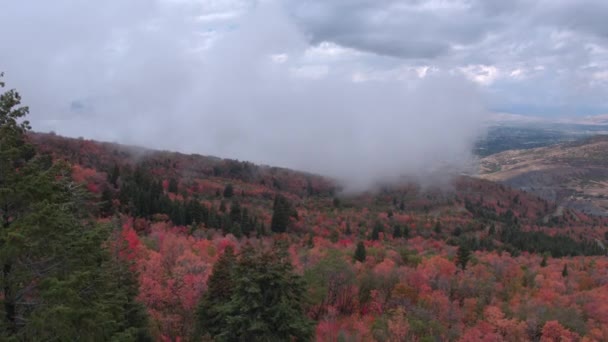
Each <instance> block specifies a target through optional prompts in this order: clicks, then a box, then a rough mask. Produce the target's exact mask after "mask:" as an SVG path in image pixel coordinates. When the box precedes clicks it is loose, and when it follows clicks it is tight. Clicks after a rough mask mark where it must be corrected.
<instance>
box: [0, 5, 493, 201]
mask: <svg viewBox="0 0 608 342" xmlns="http://www.w3.org/2000/svg"><path fill="white" fill-rule="evenodd" d="M174 2H175V1H171V2H169V1H166V0H165V1H157V2H146V1H128V2H124V1H117V0H109V1H104V2H103V4H102V5H97V6H96V5H94V4H89V2H84V1H68V0H59V1H54V2H52V3H48V4H46V2H37V3H36V4H35V5H34V2H33V1H27V0H24V1H22V2H8V1H4V0H0V4H1V7H2V8H7V9H8V10H7V11H3V12H1V13H0V30H2V31H3V32H5V33H6V32H10V33H11V34H3V35H2V36H1V37H0V46H2V47H1V48H0V70H4V71H5V72H6V78H5V79H6V81H7V85H8V86H9V87H15V88H17V89H18V90H19V91H20V92H21V93H22V95H23V100H24V102H25V104H27V105H29V106H30V108H31V116H30V120H31V121H32V124H33V126H34V129H35V130H41V131H51V130H52V131H55V132H57V133H58V134H62V135H68V136H82V137H85V138H91V139H98V140H105V141H115V142H120V143H127V144H136V145H142V146H146V147H151V148H161V149H168V150H177V151H181V152H187V153H199V154H203V155H216V156H219V157H225V158H235V159H240V160H248V161H253V162H256V163H263V164H268V165H273V166H282V167H289V168H293V169H298V170H305V171H311V172H315V173H320V174H323V175H327V176H330V177H334V178H337V179H339V180H341V181H343V182H344V183H345V185H346V186H347V188H349V189H365V188H367V187H369V186H371V185H373V184H375V183H377V182H391V181H397V180H399V179H401V177H403V176H409V177H415V178H416V179H418V180H420V181H427V182H429V181H435V180H436V179H437V177H439V178H440V179H442V178H443V177H444V176H447V175H451V174H456V173H459V172H465V171H470V170H473V169H474V166H473V165H474V158H473V155H472V152H471V150H472V145H473V143H474V141H475V140H476V139H477V138H478V137H479V136H480V135H481V134H483V131H484V129H483V125H482V122H483V121H484V116H485V109H484V103H483V98H482V96H481V95H480V93H479V91H478V89H476V86H475V85H474V84H472V83H471V82H469V81H467V80H466V79H464V78H463V77H460V76H459V75H457V74H454V73H449V72H441V71H436V72H426V73H424V72H422V73H421V72H420V70H421V69H419V68H415V67H412V68H411V69H407V68H406V69H399V70H400V71H399V72H400V74H399V75H396V74H395V75H393V74H391V72H390V71H389V72H388V75H386V74H384V75H382V77H374V73H373V72H365V73H360V72H359V71H360V70H364V71H369V70H373V69H374V64H373V63H393V62H394V59H391V58H389V59H388V60H387V59H377V58H375V56H373V55H371V54H369V53H361V54H359V53H358V52H356V51H350V50H347V49H343V50H339V49H338V51H339V52H340V53H341V57H340V58H342V59H339V60H335V59H332V58H335V56H334V55H332V54H331V53H330V54H327V53H326V54H323V53H317V54H315V53H314V51H315V48H317V47H318V45H315V46H311V45H310V43H309V41H310V39H309V37H307V36H306V35H305V34H304V33H303V31H302V30H301V29H300V28H299V27H298V26H297V25H296V24H295V21H294V20H293V19H292V17H291V16H290V15H289V13H288V11H287V10H286V9H285V8H284V7H283V6H282V5H280V4H276V3H274V2H272V1H263V2H259V3H258V4H254V5H251V6H250V7H247V6H245V7H243V13H240V14H238V19H234V20H233V21H230V22H228V23H227V24H224V23H220V22H214V24H213V25H215V26H214V29H213V30H210V29H207V30H202V29H201V25H202V24H201V20H202V19H200V18H199V19H196V18H193V17H192V16H191V15H190V12H189V10H190V9H191V5H190V4H189V2H187V1H183V2H184V3H182V4H180V5H179V6H178V5H176V4H174ZM100 7H101V8H100ZM205 20H206V19H205ZM213 25H212V26H213ZM220 28H221V29H220ZM9 30H10V31H9ZM311 51H312V52H311ZM330 52H331V51H330ZM353 56H355V57H356V58H355V57H353ZM369 61H372V62H369ZM378 61H380V62H378ZM404 70H405V71H404ZM424 70H425V71H426V69H424ZM395 73H398V71H395ZM370 75H371V76H370Z"/></svg>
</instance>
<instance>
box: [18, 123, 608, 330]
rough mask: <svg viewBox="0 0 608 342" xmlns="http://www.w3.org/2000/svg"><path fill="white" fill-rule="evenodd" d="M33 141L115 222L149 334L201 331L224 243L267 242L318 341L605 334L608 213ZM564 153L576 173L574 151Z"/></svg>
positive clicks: (490, 188)
mask: <svg viewBox="0 0 608 342" xmlns="http://www.w3.org/2000/svg"><path fill="white" fill-rule="evenodd" d="M30 140H31V141H32V142H33V143H34V144H35V145H36V147H37V150H38V151H39V153H41V154H43V155H50V156H51V157H52V159H53V160H55V161H60V160H63V161H67V162H68V163H69V164H70V165H71V168H72V178H73V179H74V180H75V181H76V182H78V183H80V184H82V185H83V186H84V187H85V188H86V189H88V191H90V192H91V193H93V194H95V198H94V199H93V201H94V202H95V203H96V207H97V208H98V209H96V212H95V215H96V216H97V217H98V220H99V221H100V222H108V223H112V222H114V223H113V224H117V225H118V226H120V227H121V228H120V230H121V235H120V236H121V237H122V238H123V239H124V241H125V243H126V246H127V251H126V252H125V253H126V254H124V255H125V256H126V257H127V259H128V260H129V261H130V262H131V263H133V264H134V265H135V266H134V267H135V269H136V270H137V273H138V274H139V276H138V277H139V295H138V300H139V301H141V302H142V303H143V304H145V306H146V308H147V311H148V313H149V315H150V318H151V324H152V333H153V335H154V336H156V338H157V339H162V340H166V341H169V340H171V341H177V340H178V339H179V338H183V337H188V336H192V334H194V333H195V330H196V329H197V328H196V327H197V325H198V324H199V323H197V322H198V321H197V317H198V316H196V314H195V313H196V307H197V305H198V304H197V303H199V301H200V300H202V299H201V298H207V297H205V293H208V292H207V291H212V289H211V287H210V288H209V289H208V288H207V286H212V285H211V284H210V283H208V282H209V281H210V279H211V278H210V277H212V274H213V273H212V270H215V268H214V265H215V264H216V262H217V261H218V257H219V255H223V254H222V253H223V251H225V249H226V248H227V247H228V246H230V247H232V248H234V249H235V250H236V251H237V253H238V252H241V253H246V252H245V251H246V250H247V248H248V247H247V246H251V245H253V246H255V248H256V249H259V250H268V248H270V246H273V245H275V246H276V243H282V244H287V245H288V253H289V260H290V261H291V264H292V265H293V267H294V268H295V272H296V273H297V274H299V275H301V276H302V279H303V281H304V284H306V285H305V286H306V298H308V299H307V301H306V303H305V304H303V305H304V307H305V311H306V316H307V317H308V318H309V319H311V320H313V322H314V326H315V328H314V336H315V339H316V340H318V341H334V340H340V339H342V340H347V341H361V340H366V341H367V340H376V341H386V340H389V339H394V338H397V339H398V340H429V339H431V340H448V339H452V340H461V341H476V340H479V338H480V336H486V337H487V336H492V338H494V340H514V341H517V340H528V339H530V340H533V339H536V338H537V337H538V336H541V335H542V336H553V335H551V334H558V335H557V336H560V335H561V336H573V338H576V337H577V336H587V337H588V338H590V340H597V341H599V340H603V339H606V338H608V321H607V320H606V318H607V317H608V315H606V313H607V312H608V311H606V308H605V306H604V305H599V304H598V303H600V302H602V300H603V299H606V298H607V296H608V277H607V275H606V269H607V267H608V264H607V261H606V258H605V256H602V255H605V254H606V252H605V249H604V247H603V245H604V243H605V242H606V238H607V237H608V228H607V226H608V218H603V217H598V216H593V215H586V214H583V213H581V212H578V211H576V210H569V209H563V208H559V207H558V206H556V205H555V204H554V203H553V202H551V201H547V200H545V199H542V198H540V197H538V196H537V195H534V194H532V193H531V192H527V191H521V190H516V189H512V188H510V187H508V186H505V185H502V184H498V183H495V182H490V181H487V180H482V179H475V178H470V177H459V178H457V179H454V180H453V182H452V186H451V187H450V188H447V189H446V188H444V189H438V188H425V189H421V188H420V187H418V186H416V185H415V184H402V185H399V186H393V187H385V188H381V189H377V190H376V191H374V192H368V193H362V194H358V195H354V196H348V197H343V196H341V195H340V193H339V187H338V186H337V185H336V184H334V183H333V182H332V181H331V180H328V179H326V178H323V177H320V176H315V175H311V174H307V173H301V172H297V171H292V170H286V169H279V168H272V167H266V166H256V165H253V164H251V163H247V162H239V161H234V160H223V159H219V158H214V157H204V156H198V155H184V154H180V153H172V152H161V151H152V150H146V149H140V148H133V147H128V146H122V145H118V144H110V143H100V142H95V141H90V140H83V139H68V138H63V137H59V136H56V135H50V134H31V135H30ZM599 143H603V140H601V141H599V142H597V144H599ZM562 148H576V146H572V147H562ZM591 150H593V149H591ZM589 153H590V152H587V154H583V155H582V156H589V155H590V154H589ZM598 154H601V153H599V151H598ZM559 156H562V158H565V157H563V156H570V159H568V160H571V162H570V163H572V165H573V167H574V165H575V162H574V160H577V159H576V158H574V156H572V155H570V154H567V153H566V154H561V155H559ZM575 156H577V155H575ZM556 158H557V156H556ZM556 160H558V159H556ZM594 160H595V159H594ZM598 164H599V161H598ZM279 214H280V215H282V216H281V218H279V217H278V216H280V215H279ZM279 221H280V222H279ZM274 248H275V247H273V248H271V249H270V250H274ZM360 249H362V251H360ZM469 251H470V254H469ZM582 255H586V256H582ZM550 256H553V257H550ZM270 260H272V259H270ZM564 269H567V270H569V271H568V272H569V273H568V274H569V275H567V276H564V275H563V274H564ZM214 272H215V271H214ZM218 272H219V271H218ZM201 296H202V297H201ZM603 302H605V300H604V301H603ZM201 305H202V304H201ZM573 306H574V307H575V308H576V309H575V310H574V311H573V310H572V307H573ZM541 309H542V310H541ZM209 331H213V330H209Z"/></svg>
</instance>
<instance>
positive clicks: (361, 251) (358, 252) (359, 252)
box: [354, 241, 367, 262]
mask: <svg viewBox="0 0 608 342" xmlns="http://www.w3.org/2000/svg"><path fill="white" fill-rule="evenodd" d="M366 257H367V252H366V251H365V244H364V243H363V241H359V242H358V243H357V248H356V249H355V256H354V259H355V260H356V261H359V262H365V258H366Z"/></svg>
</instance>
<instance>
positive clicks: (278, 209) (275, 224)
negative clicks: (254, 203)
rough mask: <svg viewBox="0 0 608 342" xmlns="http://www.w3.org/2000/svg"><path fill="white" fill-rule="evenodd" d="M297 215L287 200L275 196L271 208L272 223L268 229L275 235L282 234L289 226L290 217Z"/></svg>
mask: <svg viewBox="0 0 608 342" xmlns="http://www.w3.org/2000/svg"><path fill="white" fill-rule="evenodd" d="M296 215H297V213H296V212H295V210H294V209H293V208H292V206H291V203H290V202H289V200H288V199H287V198H286V197H285V196H283V195H276V197H275V198H274V205H273V207H272V221H271V223H270V229H271V230H272V231H273V232H275V233H284V232H286V231H287V228H288V226H289V219H290V217H293V216H296Z"/></svg>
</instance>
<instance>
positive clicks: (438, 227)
mask: <svg viewBox="0 0 608 342" xmlns="http://www.w3.org/2000/svg"><path fill="white" fill-rule="evenodd" d="M433 231H434V232H435V234H441V222H439V221H437V222H436V223H435V227H433Z"/></svg>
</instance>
